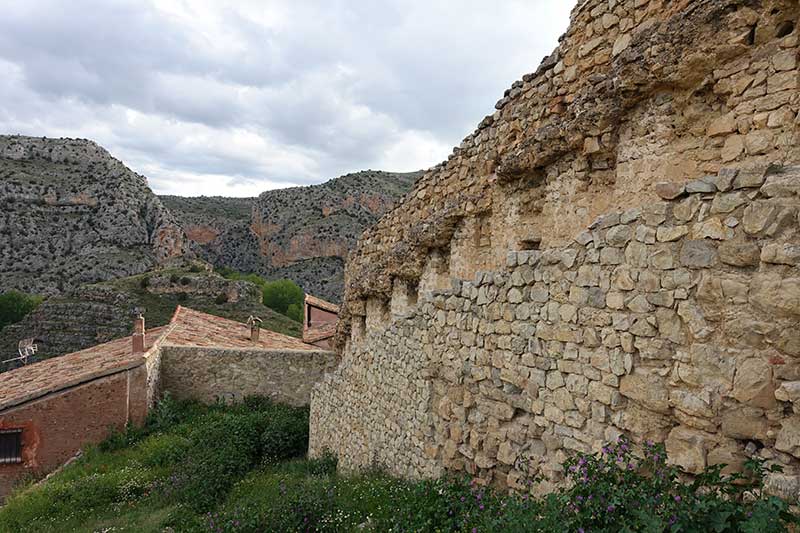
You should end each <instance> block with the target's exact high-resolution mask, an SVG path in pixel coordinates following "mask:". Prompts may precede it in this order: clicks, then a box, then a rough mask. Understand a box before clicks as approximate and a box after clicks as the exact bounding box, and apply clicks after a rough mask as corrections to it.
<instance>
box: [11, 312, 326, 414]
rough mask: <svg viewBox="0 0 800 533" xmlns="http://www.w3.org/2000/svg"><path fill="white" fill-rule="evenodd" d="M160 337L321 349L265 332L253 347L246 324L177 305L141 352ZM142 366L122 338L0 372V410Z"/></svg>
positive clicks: (177, 342)
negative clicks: (171, 314)
mask: <svg viewBox="0 0 800 533" xmlns="http://www.w3.org/2000/svg"><path fill="white" fill-rule="evenodd" d="M162 336H163V339H162V342H163V343H164V344H169V345H172V346H200V347H209V348H233V349H245V348H249V349H262V350H305V351H318V350H319V348H318V347H317V346H313V345H311V344H306V343H304V342H303V341H301V340H299V339H296V338H294V337H289V336H287V335H281V334H280V333H275V332H273V331H269V330H265V329H262V330H261V332H260V333H259V341H258V342H257V343H254V342H251V341H250V327H249V326H248V325H246V324H242V323H240V322H236V321H234V320H228V319H226V318H221V317H218V316H214V315H209V314H206V313H201V312H199V311H195V310H193V309H189V308H187V307H180V306H178V308H177V309H176V310H175V314H174V315H173V317H172V321H171V323H170V324H169V325H168V326H163V327H160V328H154V329H151V330H149V331H147V334H146V336H145V337H146V343H145V350H149V349H150V348H151V347H152V346H153V344H154V343H155V342H156V341H157V340H159V339H161V338H162ZM143 362H144V357H143V354H141V353H140V354H134V353H133V352H132V342H131V337H123V338H121V339H116V340H113V341H111V342H107V343H105V344H99V345H97V346H93V347H91V348H88V349H86V350H81V351H79V352H74V353H71V354H67V355H62V356H60V357H54V358H52V359H45V360H44V361H40V362H38V363H33V364H31V365H27V366H23V367H20V368H17V369H14V370H11V371H9V372H4V373H0V411H3V410H5V409H8V408H10V407H14V406H16V405H20V404H22V403H25V402H27V401H30V400H34V399H36V398H39V397H41V396H44V395H45V394H49V393H51V392H57V391H59V390H63V389H66V388H68V387H72V386H75V385H79V384H81V383H85V382H87V381H90V380H92V379H96V378H98V377H102V376H107V375H109V374H113V373H115V372H120V371H123V370H127V369H130V368H135V367H137V366H139V365H140V364H142V363H143Z"/></svg>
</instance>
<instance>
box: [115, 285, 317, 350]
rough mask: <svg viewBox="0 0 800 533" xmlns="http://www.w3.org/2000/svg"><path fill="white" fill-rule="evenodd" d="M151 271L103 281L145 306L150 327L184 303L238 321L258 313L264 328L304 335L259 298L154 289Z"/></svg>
mask: <svg viewBox="0 0 800 533" xmlns="http://www.w3.org/2000/svg"><path fill="white" fill-rule="evenodd" d="M160 274H161V275H169V276H170V277H171V278H174V279H175V282H176V283H177V284H180V283H182V282H185V280H190V279H192V278H197V277H203V276H215V275H216V274H215V273H209V272H191V271H190V270H164V271H161V272H160ZM151 275H152V274H142V275H139V276H132V277H129V278H122V279H118V280H114V281H110V282H106V283H105V284H104V285H110V286H112V287H114V288H115V289H117V290H119V291H121V292H123V293H125V294H127V295H128V296H129V297H130V298H131V299H132V300H133V301H135V302H136V305H137V306H140V307H143V308H144V309H146V317H147V324H148V327H157V326H163V325H165V324H168V323H169V321H170V319H171V318H172V315H173V314H174V313H175V308H176V307H177V306H178V305H182V306H184V307H191V308H192V309H196V310H198V311H203V312H204V313H209V314H212V315H217V316H221V317H224V318H229V319H231V320H236V321H239V322H245V321H247V318H248V317H249V316H250V315H253V316H258V317H260V318H261V319H262V320H263V322H262V324H261V327H262V328H264V329H268V330H271V331H275V332H278V333H283V334H284V335H290V336H293V337H300V336H301V335H302V326H301V325H300V324H298V323H297V322H296V321H295V320H292V319H290V318H289V317H287V316H285V315H284V314H282V313H278V312H276V311H274V310H273V309H270V308H269V307H267V306H265V305H263V304H262V303H260V302H258V303H253V302H244V301H241V300H240V301H239V302H229V301H228V300H227V298H220V297H219V295H216V296H213V297H211V296H209V297H204V296H200V295H195V294H192V293H191V292H189V291H186V292H177V293H153V292H151V291H150V290H149V282H148V281H146V280H147V279H148V278H149V276H151ZM228 279H241V280H243V281H249V282H251V283H255V284H256V285H259V283H260V282H263V280H253V279H250V277H249V276H244V277H241V278H228Z"/></svg>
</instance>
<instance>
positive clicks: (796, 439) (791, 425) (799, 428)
mask: <svg viewBox="0 0 800 533" xmlns="http://www.w3.org/2000/svg"><path fill="white" fill-rule="evenodd" d="M775 449H776V450H778V451H781V452H786V453H788V454H791V455H793V456H795V457H798V458H800V416H798V415H794V416H790V417H788V418H784V419H783V421H782V422H781V430H780V432H779V433H778V437H777V439H776V440H775Z"/></svg>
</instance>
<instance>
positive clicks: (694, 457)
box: [665, 426, 716, 474]
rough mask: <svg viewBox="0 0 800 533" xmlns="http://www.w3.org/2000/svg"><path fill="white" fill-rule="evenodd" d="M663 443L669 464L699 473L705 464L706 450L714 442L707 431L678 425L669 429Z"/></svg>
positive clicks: (691, 472)
mask: <svg viewBox="0 0 800 533" xmlns="http://www.w3.org/2000/svg"><path fill="white" fill-rule="evenodd" d="M665 444H666V447H667V457H668V458H669V462H670V463H671V464H674V465H677V466H678V467H680V468H681V469H682V470H684V471H685V472H688V473H690V474H699V473H700V472H702V471H703V470H704V469H705V467H706V465H707V453H708V450H709V449H710V448H712V447H713V446H714V445H715V444H716V442H715V439H714V437H713V435H710V434H709V433H706V432H703V431H698V430H696V429H691V428H687V427H684V426H678V427H676V428H675V429H673V430H672V431H670V433H669V436H668V437H667V440H666V442H665Z"/></svg>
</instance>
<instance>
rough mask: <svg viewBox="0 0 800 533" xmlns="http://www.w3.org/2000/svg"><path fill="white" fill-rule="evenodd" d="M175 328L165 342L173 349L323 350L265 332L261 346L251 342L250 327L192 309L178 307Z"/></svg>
mask: <svg viewBox="0 0 800 533" xmlns="http://www.w3.org/2000/svg"><path fill="white" fill-rule="evenodd" d="M172 324H173V328H172V330H171V331H170V332H169V334H168V335H167V336H166V337H165V339H164V344H167V345H170V346H203V347H208V348H211V347H214V348H234V349H243V348H250V349H262V350H306V351H315V350H319V348H318V347H316V346H311V345H309V344H306V343H304V342H303V341H301V340H300V339H296V338H294V337H289V336H288V335H282V334H280V333H275V332H274V331H269V330H266V329H262V330H261V332H260V333H259V339H258V342H252V341H251V340H250V326H248V325H247V324H242V323H241V322H236V321H235V320H229V319H227V318H222V317H218V316H214V315H209V314H206V313H201V312H200V311H195V310H194V309H189V308H188V307H181V306H178V309H177V310H176V311H175V316H174V317H173V318H172Z"/></svg>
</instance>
